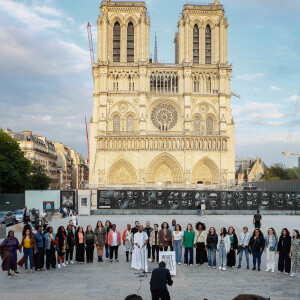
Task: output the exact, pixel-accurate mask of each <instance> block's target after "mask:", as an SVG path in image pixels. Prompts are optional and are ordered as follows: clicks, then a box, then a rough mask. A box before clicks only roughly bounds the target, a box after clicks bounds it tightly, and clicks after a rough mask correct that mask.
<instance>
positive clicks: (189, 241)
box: [183, 223, 195, 266]
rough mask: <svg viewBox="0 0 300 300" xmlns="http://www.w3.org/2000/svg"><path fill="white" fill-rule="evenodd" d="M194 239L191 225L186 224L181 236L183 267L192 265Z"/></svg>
mask: <svg viewBox="0 0 300 300" xmlns="http://www.w3.org/2000/svg"><path fill="white" fill-rule="evenodd" d="M194 239H195V231H194V230H193V226H192V224H190V223H189V224H188V225H187V228H186V230H185V232H184V234H183V246H184V265H185V266H187V265H190V266H192V265H193V262H194Z"/></svg>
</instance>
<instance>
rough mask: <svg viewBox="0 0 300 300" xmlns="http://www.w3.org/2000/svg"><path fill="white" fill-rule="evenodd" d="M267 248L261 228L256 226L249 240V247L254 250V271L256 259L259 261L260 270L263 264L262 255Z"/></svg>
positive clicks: (258, 269)
mask: <svg viewBox="0 0 300 300" xmlns="http://www.w3.org/2000/svg"><path fill="white" fill-rule="evenodd" d="M264 248H265V238H264V236H263V233H262V232H261V231H260V229H258V228H256V229H255V230H254V231H253V235H252V237H251V239H250V242H249V249H250V251H251V252H252V256H253V268H252V271H254V270H256V261H257V271H260V264H261V255H262V253H263V251H264Z"/></svg>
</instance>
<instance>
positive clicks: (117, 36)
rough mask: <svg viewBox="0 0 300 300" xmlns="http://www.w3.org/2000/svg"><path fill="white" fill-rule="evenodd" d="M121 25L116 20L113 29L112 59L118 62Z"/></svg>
mask: <svg viewBox="0 0 300 300" xmlns="http://www.w3.org/2000/svg"><path fill="white" fill-rule="evenodd" d="M120 41H121V26H120V23H119V22H118V21H117V22H116V23H115V24H114V29H113V61H114V62H120V49H121V48H120Z"/></svg>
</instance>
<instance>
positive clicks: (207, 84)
mask: <svg viewBox="0 0 300 300" xmlns="http://www.w3.org/2000/svg"><path fill="white" fill-rule="evenodd" d="M206 93H208V94H210V93H211V78H210V76H209V77H208V78H207V79H206Z"/></svg>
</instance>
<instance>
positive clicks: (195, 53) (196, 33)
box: [193, 24, 199, 64]
mask: <svg viewBox="0 0 300 300" xmlns="http://www.w3.org/2000/svg"><path fill="white" fill-rule="evenodd" d="M193 62H194V63H195V64H199V27H198V25H197V24H195V25H194V28H193Z"/></svg>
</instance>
